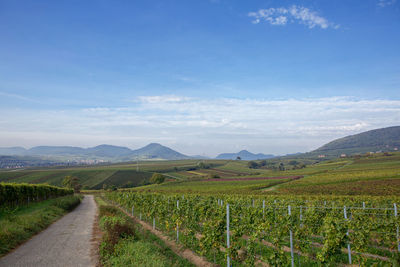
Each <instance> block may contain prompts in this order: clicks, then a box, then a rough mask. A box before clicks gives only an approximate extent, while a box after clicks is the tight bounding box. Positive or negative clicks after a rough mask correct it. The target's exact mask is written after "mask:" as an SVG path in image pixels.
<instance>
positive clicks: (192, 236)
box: [106, 192, 400, 266]
mask: <svg viewBox="0 0 400 267" xmlns="http://www.w3.org/2000/svg"><path fill="white" fill-rule="evenodd" d="M106 197H107V198H108V199H109V200H111V201H113V202H115V203H118V204H119V205H120V206H122V207H124V208H125V209H127V210H129V211H131V210H132V212H134V215H135V216H138V217H140V218H142V219H144V220H148V221H149V222H154V223H156V224H157V228H159V229H160V230H163V231H165V232H166V233H168V234H170V235H171V236H174V238H177V239H179V242H181V243H183V244H184V245H185V246H186V247H189V248H191V249H193V250H194V251H196V252H198V253H199V254H201V255H204V256H206V257H207V258H209V259H210V260H211V261H215V262H216V263H218V264H221V265H225V264H226V263H224V262H226V259H227V257H229V258H230V259H231V262H232V264H233V266H241V265H246V266H252V265H255V264H256V263H257V262H260V261H262V262H266V263H268V264H270V265H273V266H287V265H288V266H290V265H291V264H292V261H293V264H294V265H300V264H301V265H304V264H312V263H314V264H327V263H337V264H346V263H353V264H354V263H357V264H360V265H364V266H366V265H370V264H372V263H373V262H376V261H387V262H393V261H394V260H395V259H396V258H398V256H399V251H398V249H400V247H399V236H398V226H399V222H400V220H399V216H397V213H396V212H397V211H396V209H397V206H396V205H395V202H394V201H395V200H391V199H387V198H366V199H364V201H360V199H358V198H331V199H330V200H329V201H326V200H325V201H324V200H321V198H311V199H302V198H296V197H286V198H285V197H283V198H276V197H259V196H258V197H256V196H254V197H252V196H227V195H222V196H216V195H208V196H207V195H166V194H157V193H138V192H110V193H107V195H106ZM227 203H229V209H230V222H229V223H230V246H229V248H228V247H227V245H226V241H227V240H226V229H227V227H226V223H227V219H226V215H227V209H226V204H227ZM178 231H179V232H178ZM290 250H291V251H290ZM290 252H292V254H291V253H290ZM293 255H294V256H293Z"/></svg>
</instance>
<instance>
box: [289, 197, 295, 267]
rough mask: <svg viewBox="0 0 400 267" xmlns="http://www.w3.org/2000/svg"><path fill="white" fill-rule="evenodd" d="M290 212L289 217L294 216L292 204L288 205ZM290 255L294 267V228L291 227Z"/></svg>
mask: <svg viewBox="0 0 400 267" xmlns="http://www.w3.org/2000/svg"><path fill="white" fill-rule="evenodd" d="M288 214H289V218H290V217H291V216H292V208H291V207H290V205H288ZM289 234H290V257H291V263H292V267H294V253H293V232H292V228H291V227H290V231H289Z"/></svg>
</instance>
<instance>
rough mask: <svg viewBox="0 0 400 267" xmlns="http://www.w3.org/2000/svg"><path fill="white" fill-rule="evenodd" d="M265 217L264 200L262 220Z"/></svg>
mask: <svg viewBox="0 0 400 267" xmlns="http://www.w3.org/2000/svg"><path fill="white" fill-rule="evenodd" d="M264 217H265V200H263V219H264Z"/></svg>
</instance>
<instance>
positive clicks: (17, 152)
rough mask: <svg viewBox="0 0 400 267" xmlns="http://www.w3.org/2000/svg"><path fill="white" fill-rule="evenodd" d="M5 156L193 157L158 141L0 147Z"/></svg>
mask: <svg viewBox="0 0 400 267" xmlns="http://www.w3.org/2000/svg"><path fill="white" fill-rule="evenodd" d="M0 155H3V156H46V157H52V156H56V157H66V158H68V157H79V158H93V157H95V158H106V159H110V160H112V159H114V160H117V161H122V160H125V161H126V160H135V159H141V160H143V159H166V160H178V159H190V158H191V157H189V156H187V155H184V154H182V153H179V152H177V151H175V150H173V149H171V148H169V147H166V146H163V145H161V144H158V143H151V144H148V145H146V146H144V147H142V148H139V149H135V150H132V149H130V148H128V147H123V146H114V145H107V144H102V145H98V146H95V147H89V148H81V147H74V146H35V147H32V148H30V149H25V148H23V147H0Z"/></svg>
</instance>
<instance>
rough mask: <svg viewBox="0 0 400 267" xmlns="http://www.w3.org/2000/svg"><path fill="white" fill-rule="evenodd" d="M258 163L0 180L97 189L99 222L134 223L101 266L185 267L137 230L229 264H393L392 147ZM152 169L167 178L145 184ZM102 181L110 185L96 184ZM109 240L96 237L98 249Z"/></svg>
mask: <svg viewBox="0 0 400 267" xmlns="http://www.w3.org/2000/svg"><path fill="white" fill-rule="evenodd" d="M275 160H276V159H275ZM256 163H257V164H258V165H257V166H259V167H257V168H250V167H249V166H250V164H249V162H247V161H211V160H210V161H207V160H202V161H194V160H185V161H162V162H160V161H153V162H140V163H139V166H138V165H137V164H136V163H126V164H112V165H105V166H90V167H79V168H78V167H75V168H47V169H26V170H18V171H7V172H5V171H3V172H0V179H1V181H6V182H14V181H20V182H29V183H43V182H47V183H49V184H54V185H58V184H60V183H61V181H62V179H63V178H64V177H65V176H74V177H78V179H79V180H80V182H82V184H83V186H85V188H89V189H96V190H97V191H96V192H100V195H99V196H101V197H102V198H98V202H99V203H100V202H101V203H103V204H101V205H106V206H107V205H108V206H110V205H112V209H114V211H113V214H114V215H106V217H104V216H103V217H104V219H102V220H110V222H109V223H110V225H112V224H111V221H114V220H117V221H120V222H121V223H123V225H126V227H127V228H126V229H127V231H128V232H129V231H130V230H129V229H135V230H134V232H133V236H134V237H132V235H130V237H129V238H121V239H119V241H118V244H117V245H116V246H115V249H116V250H114V249H109V250H108V252H107V251H104V250H102V253H104V254H102V255H103V256H102V261H103V264H104V265H105V266H112V265H113V264H117V263H118V264H120V263H122V262H139V261H140V260H141V256H140V255H142V254H143V255H148V257H147V259H145V260H148V259H150V258H152V259H154V262H157V264H161V265H162V264H165V265H166V266H169V265H170V264H172V262H175V263H177V262H180V263H179V264H182V266H184V265H187V266H190V264H191V263H189V262H188V261H187V260H188V259H187V258H186V259H183V258H182V257H181V256H182V255H178V254H179V253H178V252H176V251H174V252H172V250H171V249H172V248H170V247H169V246H170V245H166V243H164V242H163V241H161V240H160V239H159V236H158V237H157V236H154V235H151V234H150V233H147V232H146V231H147V230H143V229H144V228H147V229H148V230H149V229H150V230H151V229H153V230H154V231H158V233H161V234H162V235H165V236H169V238H170V239H169V240H174V239H176V241H175V242H176V243H177V244H179V245H180V246H183V247H184V248H186V249H190V251H191V253H196V254H197V255H200V256H203V257H204V258H203V260H205V261H207V262H209V263H216V264H218V265H225V264H226V261H227V259H228V258H229V260H230V261H231V262H232V264H233V266H253V265H262V264H269V265H270V266H277V265H280V266H288V265H291V262H292V261H293V264H294V265H295V266H299V265H300V266H320V265H333V266H337V265H345V264H349V263H350V262H351V263H352V264H354V263H355V264H359V265H362V266H369V265H374V264H377V265H378V266H379V265H382V264H383V265H385V264H386V265H393V264H394V262H395V261H396V259H397V257H398V253H397V246H398V240H399V237H398V236H397V228H398V227H399V225H400V223H399V216H397V214H398V213H397V203H399V202H400V153H392V154H376V155H369V156H363V157H352V158H343V159H335V160H326V161H320V162H316V161H314V162H311V163H310V162H307V163H308V164H307V165H306V166H305V167H301V168H294V167H293V166H294V165H293V164H292V165H291V164H290V162H289V161H282V162H278V164H280V163H282V165H283V166H285V168H284V169H282V170H279V169H278V168H276V167H273V165H272V164H269V163H268V162H267V164H261V161H257V162H256ZM274 164H275V166H277V163H274ZM301 164H302V162H299V163H298V165H301ZM271 166H272V167H271ZM155 172H157V173H161V174H163V175H165V177H166V180H165V181H164V182H163V183H160V184H149V185H143V183H144V182H146V181H149V177H150V176H151V175H152V174H153V173H155ZM108 185H113V186H114V187H113V188H110V189H109V190H107V191H104V190H99V189H103V188H104V187H107V186H108ZM116 188H120V189H119V190H116V191H112V190H115V189H116ZM104 201H106V202H107V203H104ZM227 204H229V207H228V206H227ZM101 205H100V206H101ZM118 208H122V209H123V211H124V212H125V215H123V213H121V212H119V211H116V209H118ZM132 208H133V211H132ZM107 209H109V208H107ZM228 209H229V214H230V215H229V216H230V217H229V224H230V225H229V231H230V235H229V240H230V241H229V242H227V239H228V238H227V235H226V233H227V231H228V228H227V223H228V220H227V214H228ZM127 212H129V213H130V214H131V213H133V218H129V217H127V216H126V213H127ZM106 214H107V213H106ZM131 215H132V214H131ZM107 216H111V217H112V218H109V217H107ZM114 216H116V217H115V218H114ZM130 220H133V221H132V222H133V224H132V222H130ZM103 224H104V222H102V227H103V228H102V229H103V230H104V231H111V232H110V233H109V234H107V235H106V236H105V238H108V237H107V236H109V235H111V234H112V231H114V230H112V229H111V228H109V227H111V226H107V225H103ZM140 225H142V226H143V227H144V228H142V226H140ZM152 225H153V226H152ZM124 227H125V226H124ZM129 233H130V232H129ZM153 234H154V233H153ZM150 236H151V237H150ZM150 239H151V240H154V242H156V243H157V245H154V243H153V242H152V241H150ZM169 242H173V241H169ZM108 243H109V241H107V239H104V240H103V246H108V245H107V244H108ZM160 247H162V248H163V249H161V250H160ZM164 247H165V248H164ZM131 250H135V251H137V252H138V253H133V254H132V253H130V252H129V251H131ZM140 251H141V252H140ZM139 252H140V253H139ZM167 255H168V256H167ZM189 261H190V260H189ZM192 263H193V262H192Z"/></svg>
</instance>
